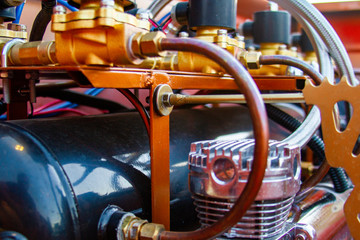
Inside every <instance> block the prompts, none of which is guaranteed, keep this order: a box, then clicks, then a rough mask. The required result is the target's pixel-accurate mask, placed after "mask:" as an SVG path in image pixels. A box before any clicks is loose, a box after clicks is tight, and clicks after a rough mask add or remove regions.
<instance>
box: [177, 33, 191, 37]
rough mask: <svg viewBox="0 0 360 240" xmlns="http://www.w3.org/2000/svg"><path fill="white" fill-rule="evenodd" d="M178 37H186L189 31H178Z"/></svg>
mask: <svg viewBox="0 0 360 240" xmlns="http://www.w3.org/2000/svg"><path fill="white" fill-rule="evenodd" d="M179 37H181V38H188V37H189V33H188V32H180V33H179Z"/></svg>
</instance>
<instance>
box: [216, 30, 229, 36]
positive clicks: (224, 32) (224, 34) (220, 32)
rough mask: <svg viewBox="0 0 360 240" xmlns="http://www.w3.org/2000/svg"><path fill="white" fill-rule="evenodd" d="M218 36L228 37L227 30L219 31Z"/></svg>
mask: <svg viewBox="0 0 360 240" xmlns="http://www.w3.org/2000/svg"><path fill="white" fill-rule="evenodd" d="M217 35H218V36H226V35H227V30H226V29H219V30H218V31H217Z"/></svg>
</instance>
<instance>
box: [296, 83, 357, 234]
mask: <svg viewBox="0 0 360 240" xmlns="http://www.w3.org/2000/svg"><path fill="white" fill-rule="evenodd" d="M303 93H304V97H305V100H306V102H307V103H308V104H315V105H316V106H318V107H319V108H320V111H321V119H322V120H321V124H322V130H323V136H324V142H325V155H326V159H327V161H328V162H329V164H330V165H332V166H333V167H343V168H344V169H345V170H346V172H347V174H348V175H349V177H350V178H351V180H352V181H353V183H354V185H355V188H354V189H353V191H352V192H351V195H350V197H349V198H348V199H347V201H346V203H345V208H344V211H345V216H346V221H347V224H348V226H349V229H350V231H351V235H352V236H353V237H354V239H360V231H359V228H360V219H359V218H360V205H359V199H360V197H359V196H360V174H359V169H360V162H359V159H360V155H355V154H354V153H353V149H354V146H355V144H356V142H357V141H358V138H359V136H360V124H359V122H360V115H359V112H358V111H359V110H360V97H359V96H360V86H356V87H353V86H350V85H349V84H348V82H347V81H346V78H342V79H341V82H340V83H338V84H337V85H332V84H331V83H330V82H329V81H328V80H327V79H325V80H324V81H323V82H322V83H321V85H320V86H314V85H312V83H311V82H309V81H307V82H306V86H305V88H304V90H303ZM339 101H347V102H349V103H351V105H352V107H353V110H354V114H353V116H352V117H351V119H350V121H349V123H348V125H347V127H346V129H345V130H344V131H340V130H339V129H337V126H336V125H337V124H336V121H335V118H334V114H333V111H334V105H335V104H336V103H337V102H339Z"/></svg>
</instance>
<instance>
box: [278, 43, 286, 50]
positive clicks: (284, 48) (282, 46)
mask: <svg viewBox="0 0 360 240" xmlns="http://www.w3.org/2000/svg"><path fill="white" fill-rule="evenodd" d="M286 49H287V46H286V45H285V44H281V45H280V46H279V50H286Z"/></svg>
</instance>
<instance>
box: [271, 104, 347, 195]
mask: <svg viewBox="0 0 360 240" xmlns="http://www.w3.org/2000/svg"><path fill="white" fill-rule="evenodd" d="M266 111H267V114H268V117H269V118H270V119H271V120H273V121H274V122H276V123H278V124H280V125H281V126H283V127H284V128H286V129H287V130H289V131H291V132H293V131H295V130H296V129H297V128H298V127H300V125H301V122H300V121H299V120H297V119H296V118H294V117H292V116H290V115H289V114H287V113H285V112H284V111H282V110H280V109H278V108H277V107H275V106H273V105H271V104H266ZM307 145H308V146H309V148H310V149H311V150H312V151H313V152H314V154H315V155H316V156H317V157H318V158H319V159H320V161H323V160H324V159H325V146H324V142H323V140H322V139H321V138H320V137H319V136H316V135H313V136H312V138H311V139H310V141H309V142H308V144H307ZM329 175H330V177H331V180H332V182H333V184H334V188H335V191H336V192H339V193H341V192H344V191H346V190H348V189H350V188H351V184H350V182H349V181H348V179H347V175H346V173H345V171H344V169H342V168H330V170H329Z"/></svg>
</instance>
